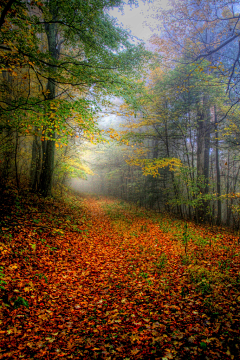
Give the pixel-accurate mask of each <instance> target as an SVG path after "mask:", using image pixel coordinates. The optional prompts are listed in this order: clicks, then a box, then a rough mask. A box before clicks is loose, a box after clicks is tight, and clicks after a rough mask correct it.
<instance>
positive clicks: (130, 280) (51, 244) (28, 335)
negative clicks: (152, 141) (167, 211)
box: [0, 193, 240, 360]
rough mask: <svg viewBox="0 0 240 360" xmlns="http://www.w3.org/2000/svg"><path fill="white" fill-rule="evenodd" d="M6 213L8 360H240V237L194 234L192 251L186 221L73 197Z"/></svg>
mask: <svg viewBox="0 0 240 360" xmlns="http://www.w3.org/2000/svg"><path fill="white" fill-rule="evenodd" d="M16 197H17V199H18V201H17V202H16ZM16 203H17V211H16V205H15V204H16ZM1 210H4V211H2V214H3V216H2V218H1V233H0V234H1V238H0V250H1V260H0V286H1V288H0V291H1V300H0V305H1V308H0V324H1V327H0V328H1V330H0V359H9V358H11V359H21V358H23V359H24V358H25V359H43V358H44V359H59V358H64V359H76V358H82V359H126V360H127V359H163V360H165V359H206V360H207V359H238V358H239V357H240V356H239V355H240V351H239V344H240V341H239V340H240V329H239V316H240V315H239V314H240V312H239V310H240V292H239V284H240V265H239V264H240V261H239V260H240V259H239V258H240V247H239V244H238V239H237V237H234V236H233V235H232V234H229V233H228V232H227V231H224V230H221V231H220V230H219V231H220V232H218V233H217V230H216V229H208V228H206V227H205V228H204V227H201V226H196V225H194V224H193V223H188V232H189V233H188V235H189V236H188V243H187V247H186V243H184V239H183V235H182V234H185V235H184V236H185V238H186V225H185V223H184V222H183V221H182V222H180V221H179V220H176V221H174V220H171V219H170V218H169V217H167V216H166V215H161V214H156V213H154V212H150V211H147V210H144V209H142V208H141V209H140V208H137V207H135V206H133V205H130V204H127V203H124V202H119V201H117V200H113V199H108V198H97V197H93V196H92V197H91V196H82V197H80V196H78V195H74V194H70V193H69V194H68V201H63V200H60V199H58V200H51V199H45V200H42V199H39V198H37V197H36V196H35V195H30V194H28V195H27V196H26V195H25V196H22V197H19V196H18V195H17V194H10V195H9V202H8V205H7V206H6V203H5V204H4V209H3V208H1ZM184 231H185V233H184ZM214 231H215V232H214ZM209 239H211V241H210V240H209Z"/></svg>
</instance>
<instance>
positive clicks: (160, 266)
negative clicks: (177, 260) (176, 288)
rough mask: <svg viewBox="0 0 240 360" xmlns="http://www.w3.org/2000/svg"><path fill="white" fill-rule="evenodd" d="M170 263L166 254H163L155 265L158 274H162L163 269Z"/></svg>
mask: <svg viewBox="0 0 240 360" xmlns="http://www.w3.org/2000/svg"><path fill="white" fill-rule="evenodd" d="M167 262H168V259H167V256H166V254H165V253H162V254H161V256H160V257H159V259H158V261H157V262H156V263H155V264H154V265H155V266H156V268H157V273H158V274H160V273H161V272H162V271H163V269H164V268H165V267H166V265H167Z"/></svg>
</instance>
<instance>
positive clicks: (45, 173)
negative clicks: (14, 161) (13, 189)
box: [39, 0, 58, 197]
mask: <svg viewBox="0 0 240 360" xmlns="http://www.w3.org/2000/svg"><path fill="white" fill-rule="evenodd" d="M49 7H50V12H51V14H52V16H53V19H54V20H55V19H56V8H55V4H54V2H53V1H52V0H50V6H49ZM45 30H46V33H47V39H48V50H49V53H50V55H51V57H52V61H53V63H54V61H55V60H56V59H58V51H57V36H56V35H57V34H56V31H57V29H56V24H54V23H49V24H46V25H45ZM53 70H54V67H53V68H51V69H49V71H50V72H51V74H53ZM47 93H48V99H49V100H54V99H55V96H56V84H55V80H54V78H53V77H51V76H50V77H49V78H48V84H47ZM51 112H53V110H51V109H50V108H49V109H48V116H49V126H48V134H47V135H48V138H47V139H46V140H45V141H44V144H43V148H44V151H43V161H42V171H41V176H40V184H39V192H40V193H41V194H42V195H43V196H44V197H46V196H51V193H52V180H53V170H54V152H55V141H54V139H55V125H54V122H53V120H51V116H50V115H51ZM53 118H54V117H53Z"/></svg>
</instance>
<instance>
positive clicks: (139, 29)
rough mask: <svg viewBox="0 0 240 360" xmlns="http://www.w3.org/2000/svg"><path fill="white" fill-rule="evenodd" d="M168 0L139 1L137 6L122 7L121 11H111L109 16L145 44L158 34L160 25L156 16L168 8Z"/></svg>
mask: <svg viewBox="0 0 240 360" xmlns="http://www.w3.org/2000/svg"><path fill="white" fill-rule="evenodd" d="M169 7H170V5H169V0H152V1H142V0H139V2H138V5H137V6H135V5H124V6H123V10H120V9H117V8H115V9H113V10H110V11H109V14H110V15H111V16H113V17H114V18H116V19H117V22H118V24H119V25H120V26H121V27H123V28H124V29H127V30H129V31H130V33H131V35H132V36H134V37H137V38H138V39H139V40H143V41H144V42H147V41H148V40H149V38H150V37H151V36H152V35H153V34H154V33H155V34H156V33H158V34H159V33H160V31H161V30H160V29H161V24H159V20H158V19H157V18H156V14H157V13H160V12H161V10H162V9H167V8H169Z"/></svg>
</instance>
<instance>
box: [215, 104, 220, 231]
mask: <svg viewBox="0 0 240 360" xmlns="http://www.w3.org/2000/svg"><path fill="white" fill-rule="evenodd" d="M214 116H215V146H216V177H217V219H216V224H217V225H220V224H221V219H222V203H221V200H220V195H221V177H220V167H219V141H218V123H217V110H216V105H214Z"/></svg>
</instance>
